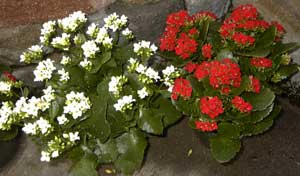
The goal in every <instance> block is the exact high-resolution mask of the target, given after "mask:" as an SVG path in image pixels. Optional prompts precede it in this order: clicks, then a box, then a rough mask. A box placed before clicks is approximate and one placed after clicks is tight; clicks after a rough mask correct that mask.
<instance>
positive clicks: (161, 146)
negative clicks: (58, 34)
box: [0, 0, 300, 176]
mask: <svg viewBox="0 0 300 176" xmlns="http://www.w3.org/2000/svg"><path fill="white" fill-rule="evenodd" d="M145 1H147V3H145ZM145 1H143V0H122V1H121V0H118V1H116V0H89V1H79V0H66V1H64V2H60V1H59V2H58V1H55V2H54V0H48V1H47V2H48V3H50V2H51V4H50V5H49V7H51V8H49V9H48V11H47V10H44V9H43V8H44V7H45V5H42V4H44V3H45V2H44V1H43V2H41V0H31V1H29V0H24V1H17V0H1V1H0V64H1V63H6V64H9V65H11V66H13V67H16V66H18V67H19V66H22V65H21V64H20V63H19V62H18V60H19V57H18V56H19V54H20V53H21V52H22V50H24V49H25V48H28V47H29V46H31V45H32V44H34V43H35V42H37V41H38V36H39V31H40V27H41V24H42V22H43V21H45V20H48V19H54V18H60V17H63V16H65V15H66V14H69V13H71V12H72V11H74V10H78V9H77V8H79V9H82V10H84V11H86V12H88V13H90V18H91V19H92V21H95V22H100V21H101V20H102V18H103V17H104V16H106V15H107V14H109V13H112V12H117V13H119V14H125V15H127V16H128V17H129V19H130V22H131V23H130V27H131V28H132V29H133V30H134V32H135V33H136V36H137V37H138V38H139V39H146V40H151V41H156V42H157V41H158V37H159V35H160V34H161V32H162V31H163V28H164V23H165V18H166V16H167V14H168V13H170V12H174V11H177V10H179V9H183V8H184V7H185V6H187V5H188V4H184V0H161V1H153V2H150V3H148V2H149V1H150V0H145ZM200 1H201V0H199V2H200ZM204 1H206V0H204ZM8 2H10V3H12V4H14V3H15V4H14V5H15V6H11V5H10V6H8V7H7V4H8ZM33 2H37V4H35V3H33ZM57 2H58V3H57ZM83 2H84V3H83ZM186 2H188V0H186ZM193 2H195V1H193ZM26 3H27V6H26V7H27V9H26V8H23V7H22V6H23V5H24V4H25V5H26ZM31 3H33V4H31ZM67 3H70V4H68V5H65V6H62V4H67ZM243 3H253V4H254V5H255V6H256V7H257V8H258V10H259V11H260V12H261V13H262V14H264V17H265V18H266V19H268V20H277V21H279V22H281V23H283V25H284V26H285V28H286V30H287V36H286V38H285V40H286V41H296V42H298V41H299V39H300V33H299V32H300V18H299V16H300V10H299V8H300V1H299V0H286V1H280V0H259V1H258V0H236V1H234V5H238V4H243ZM19 7H20V8H19ZM62 7H63V8H62ZM7 9H8V10H7ZM13 9H14V10H13ZM17 9H18V10H19V11H18V12H15V11H17ZM30 9H33V10H32V11H33V12H34V13H33V12H27V10H30ZM41 9H43V10H41ZM287 9H288V10H287ZM41 12H43V13H41ZM45 14H47V15H45ZM8 15H9V16H8ZM43 15H44V16H43ZM18 16H24V17H22V20H19V21H18V20H17V19H13V18H14V17H18ZM7 19H11V20H12V21H10V20H7ZM24 22H26V23H24ZM293 56H294V58H295V60H296V61H297V62H299V63H300V57H299V56H300V51H297V52H295V53H293ZM26 69H31V68H28V67H21V68H19V69H17V70H16V71H15V72H14V74H15V75H16V76H18V78H21V79H22V78H25V77H26V78H28V77H30V76H32V75H26V76H24V72H28V71H26ZM27 83H28V84H31V85H32V83H30V81H29V80H28V81H27ZM282 103H283V107H284V112H283V113H282V115H281V116H280V117H279V119H278V120H277V121H276V123H275V126H274V128H273V129H272V130H271V131H270V132H268V133H266V134H264V135H261V136H257V137H252V138H247V139H246V140H244V142H243V144H244V145H243V146H244V147H243V150H242V151H241V153H240V155H239V157H238V158H237V159H236V160H235V161H234V162H232V163H230V164H226V165H222V164H219V163H217V162H216V161H214V160H213V159H212V157H211V155H210V152H209V149H208V148H207V147H205V145H202V144H201V143H202V142H201V140H200V139H199V138H197V136H196V135H195V133H194V132H193V131H192V130H191V129H190V128H189V127H188V126H187V124H186V120H183V121H181V122H180V123H179V124H178V125H177V126H175V127H172V128H170V129H169V131H168V133H167V136H166V137H165V138H159V137H153V138H151V139H150V145H151V146H150V148H149V151H148V154H147V156H146V160H145V163H144V166H143V168H141V170H140V171H138V172H136V174H135V175H136V176H248V175H249V176H250V175H251V176H253V175H255V176H281V175H287V176H299V175H300V151H299V150H300V148H299V146H300V128H299V125H300V119H299V117H300V109H299V108H297V107H293V106H291V105H290V104H289V103H288V102H287V101H286V100H283V101H282ZM189 149H193V153H192V155H191V156H190V157H188V156H187V152H188V150H189ZM69 164H70V163H69V162H66V161H59V162H58V163H51V164H45V163H41V162H40V161H39V150H38V149H37V148H36V146H35V145H34V144H33V143H32V142H31V141H30V140H29V139H28V138H24V137H23V138H22V140H21V145H20V149H19V151H18V154H17V155H16V157H15V158H14V159H13V160H12V161H11V162H10V163H9V164H8V165H7V166H6V167H5V168H4V169H2V171H1V170H0V176H65V175H67V171H68V168H69V167H70V165H69Z"/></svg>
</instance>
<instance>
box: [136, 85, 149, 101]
mask: <svg viewBox="0 0 300 176" xmlns="http://www.w3.org/2000/svg"><path fill="white" fill-rule="evenodd" d="M137 93H138V95H139V97H140V99H144V98H146V97H147V96H149V93H148V91H147V88H146V87H144V88H142V89H141V90H138V91H137Z"/></svg>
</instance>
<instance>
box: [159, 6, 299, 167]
mask: <svg viewBox="0 0 300 176" xmlns="http://www.w3.org/2000/svg"><path fill="white" fill-rule="evenodd" d="M181 13H182V15H179V14H181ZM170 16H171V17H168V19H169V18H171V19H173V18H174V16H176V17H177V18H178V19H180V20H177V21H180V23H179V22H176V25H174V24H173V23H175V22H173V23H169V22H167V27H166V29H165V32H164V34H163V36H162V38H161V44H160V46H161V51H164V52H162V53H161V56H162V57H164V56H165V57H164V58H166V60H167V61H168V62H171V64H172V65H174V66H176V67H178V68H181V69H182V72H181V76H180V79H178V80H176V81H175V84H174V87H173V92H172V103H173V105H174V106H175V107H176V108H177V109H178V110H179V111H181V112H182V113H183V114H185V115H186V116H187V117H188V118H189V124H190V126H191V127H192V128H194V129H196V130H197V131H198V132H211V133H210V134H211V135H210V146H211V151H212V153H213V157H214V158H215V159H217V160H218V161H219V162H228V161H230V160H231V159H232V158H233V157H234V156H235V155H236V153H238V151H239V149H240V147H241V139H242V138H243V137H245V136H252V135H257V134H261V133H263V132H265V131H267V130H268V129H269V128H270V127H271V126H272V124H273V121H274V118H275V117H276V116H277V115H278V114H279V112H280V106H279V105H277V104H276V101H274V100H275V98H276V96H275V94H276V92H274V91H275V90H278V86H277V85H276V83H280V82H281V81H283V80H284V79H286V78H288V77H290V76H291V75H293V74H294V73H296V72H297V71H298V70H297V69H298V66H297V65H296V64H294V63H293V62H292V59H291V57H290V56H289V55H288V53H290V52H291V51H293V50H295V49H297V48H298V45H297V44H295V43H288V44H285V43H282V41H281V39H282V37H283V34H284V32H285V30H284V28H283V26H282V25H280V24H279V23H276V22H275V23H274V22H271V23H269V22H267V21H264V20H263V18H262V16H261V15H260V14H259V12H258V11H257V9H256V8H255V7H254V6H253V5H250V4H246V5H241V6H238V7H236V8H235V9H234V10H233V11H232V13H231V14H228V15H227V18H226V19H225V20H223V21H221V20H217V19H216V17H215V15H214V14H211V13H209V12H199V13H196V14H195V15H193V16H192V17H189V16H188V15H187V14H186V13H183V12H180V13H179V12H178V13H174V14H171V15H170ZM173 21H175V20H173ZM170 26H171V27H174V26H175V27H176V32H170V31H175V30H170V29H169V28H170ZM174 33H176V34H174ZM171 35H173V37H174V38H172V39H171V38H169V37H170V36H171ZM170 43H171V44H170ZM168 46H171V47H168ZM279 92H280V91H279ZM178 96H181V97H183V98H178Z"/></svg>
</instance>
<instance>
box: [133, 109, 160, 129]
mask: <svg viewBox="0 0 300 176" xmlns="http://www.w3.org/2000/svg"><path fill="white" fill-rule="evenodd" d="M138 126H139V128H141V129H142V130H143V131H146V132H147V133H151V134H156V135H161V134H162V133H163V130H164V126H163V122H162V116H161V115H160V114H157V113H155V111H153V110H152V109H144V108H140V110H139V120H138Z"/></svg>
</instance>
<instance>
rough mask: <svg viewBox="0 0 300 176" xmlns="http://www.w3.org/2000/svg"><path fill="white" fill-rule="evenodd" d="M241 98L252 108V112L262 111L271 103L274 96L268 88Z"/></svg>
mask: <svg viewBox="0 0 300 176" xmlns="http://www.w3.org/2000/svg"><path fill="white" fill-rule="evenodd" d="M242 97H243V98H244V99H245V101H247V102H249V103H250V104H251V105H252V106H253V111H262V110H264V109H266V108H267V107H269V106H270V105H271V104H272V103H273V101H274V99H275V94H274V93H273V92H272V91H271V90H270V89H269V88H263V89H262V90H261V91H260V93H258V94H256V93H245V94H243V95H242Z"/></svg>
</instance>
